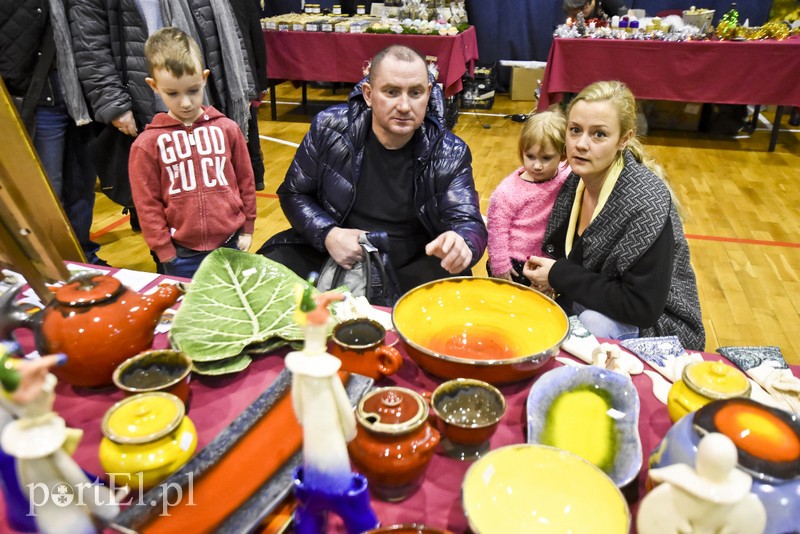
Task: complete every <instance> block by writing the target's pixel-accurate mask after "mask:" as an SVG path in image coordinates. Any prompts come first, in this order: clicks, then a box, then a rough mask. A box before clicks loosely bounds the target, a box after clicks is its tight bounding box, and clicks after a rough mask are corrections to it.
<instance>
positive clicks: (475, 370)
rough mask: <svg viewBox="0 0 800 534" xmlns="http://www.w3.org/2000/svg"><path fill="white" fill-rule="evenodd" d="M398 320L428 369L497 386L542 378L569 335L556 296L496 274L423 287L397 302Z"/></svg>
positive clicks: (414, 356) (415, 356)
mask: <svg viewBox="0 0 800 534" xmlns="http://www.w3.org/2000/svg"><path fill="white" fill-rule="evenodd" d="M392 321H393V322H394V326H395V329H396V330H397V333H398V335H399V336H400V339H402V340H403V343H404V344H405V347H406V349H407V351H408V354H409V356H410V357H411V358H412V359H413V360H414V361H415V362H416V363H417V364H418V365H419V366H420V367H422V368H423V369H424V370H425V371H427V372H429V373H431V374H432V375H435V376H438V377H440V378H445V379H451V378H474V379H478V380H484V381H486V382H489V383H490V384H495V385H497V384H507V383H510V382H516V381H518V380H524V379H526V378H529V377H531V376H533V375H535V374H536V373H537V372H538V371H539V369H540V368H541V367H542V366H543V365H544V364H546V363H547V362H548V361H549V360H550V358H552V357H553V356H555V355H556V354H558V351H559V348H560V346H561V343H562V342H563V341H564V340H565V339H566V338H567V336H568V335H569V321H568V320H567V316H566V314H565V313H564V311H563V310H562V309H561V308H560V307H559V306H558V304H556V303H555V301H553V300H552V299H550V298H548V297H546V296H545V295H543V294H541V293H539V292H538V291H535V290H533V289H531V288H529V287H525V286H522V285H519V284H515V283H513V282H507V281H505V280H498V279H495V278H472V277H456V278H447V279H444V280H436V281H433V282H429V283H427V284H423V285H421V286H419V287H416V288H414V289H412V290H411V291H409V292H408V293H406V294H405V295H403V296H402V297H401V298H400V300H398V301H397V304H396V305H395V307H394V309H393V310H392Z"/></svg>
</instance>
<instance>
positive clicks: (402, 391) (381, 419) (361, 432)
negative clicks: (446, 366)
mask: <svg viewBox="0 0 800 534" xmlns="http://www.w3.org/2000/svg"><path fill="white" fill-rule="evenodd" d="M356 420H357V422H358V434H357V435H356V438H355V439H354V440H353V441H351V442H350V443H349V444H348V450H349V451H350V459H351V460H352V462H353V465H354V466H355V468H356V469H357V470H358V471H360V472H361V473H362V474H363V475H364V476H366V477H367V480H368V481H369V487H370V490H371V491H372V493H373V495H374V496H375V497H377V498H379V499H382V500H386V501H401V500H403V499H405V498H406V497H408V496H409V495H410V494H411V493H413V492H414V490H416V489H417V487H418V486H419V483H420V481H421V480H422V477H423V475H424V474H425V470H426V469H427V467H428V463H429V462H430V461H431V459H432V458H433V453H434V452H435V451H436V446H437V445H438V444H439V432H438V431H437V430H436V429H435V428H433V426H432V425H431V424H430V422H429V421H428V404H427V402H425V399H423V397H422V395H420V394H419V393H416V392H414V391H412V390H410V389H406V388H402V387H394V386H393V387H386V388H379V389H375V390H373V391H371V392H370V393H368V394H366V395H365V396H364V397H363V398H362V399H361V402H359V403H358V408H357V409H356Z"/></svg>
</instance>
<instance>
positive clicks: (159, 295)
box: [148, 284, 184, 312]
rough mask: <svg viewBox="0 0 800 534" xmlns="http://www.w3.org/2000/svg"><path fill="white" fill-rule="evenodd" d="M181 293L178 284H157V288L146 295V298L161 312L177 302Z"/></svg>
mask: <svg viewBox="0 0 800 534" xmlns="http://www.w3.org/2000/svg"><path fill="white" fill-rule="evenodd" d="M183 293H184V291H183V289H182V287H178V284H161V285H159V286H158V290H157V291H156V292H155V293H153V294H152V295H149V296H148V299H149V300H150V303H151V304H152V306H153V309H155V310H157V311H159V312H163V311H164V310H166V309H167V308H169V307H170V306H172V305H173V304H175V303H176V302H178V299H179V298H180V297H181V295H183Z"/></svg>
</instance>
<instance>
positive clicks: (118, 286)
mask: <svg viewBox="0 0 800 534" xmlns="http://www.w3.org/2000/svg"><path fill="white" fill-rule="evenodd" d="M124 290H125V288H124V286H123V285H122V282H120V281H119V280H117V279H116V278H114V277H113V276H108V275H105V274H97V273H96V272H95V273H83V274H79V275H78V276H74V277H72V278H71V279H70V281H69V282H68V283H67V284H65V285H64V286H62V287H60V288H59V289H58V290H57V291H56V300H57V301H58V303H59V304H63V305H65V306H91V305H93V304H98V303H100V302H103V301H106V300H108V299H110V298H113V297H115V296H117V295H118V294H119V293H121V292H122V291H124Z"/></svg>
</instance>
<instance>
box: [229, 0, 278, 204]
mask: <svg viewBox="0 0 800 534" xmlns="http://www.w3.org/2000/svg"><path fill="white" fill-rule="evenodd" d="M230 3H231V7H232V8H233V13H234V15H236V21H237V22H238V24H239V31H241V32H242V38H243V39H244V45H245V48H246V49H247V59H248V61H249V63H250V72H251V73H252V75H253V81H254V82H255V84H256V92H257V93H258V98H257V100H254V101H253V102H252V103H251V106H250V125H249V131H250V135H249V136H248V138H247V151H248V152H249V153H250V163H251V164H252V165H253V175H254V176H255V180H256V191H263V190H264V155H263V154H262V152H261V139H260V138H259V137H258V107H259V106H260V105H261V95H263V94H264V91H266V90H267V88H268V87H269V85H268V82H267V50H266V47H265V46H264V34H263V33H262V31H261V6H260V5H259V0H230Z"/></svg>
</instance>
